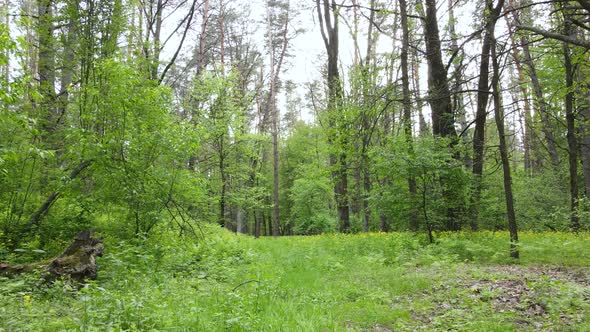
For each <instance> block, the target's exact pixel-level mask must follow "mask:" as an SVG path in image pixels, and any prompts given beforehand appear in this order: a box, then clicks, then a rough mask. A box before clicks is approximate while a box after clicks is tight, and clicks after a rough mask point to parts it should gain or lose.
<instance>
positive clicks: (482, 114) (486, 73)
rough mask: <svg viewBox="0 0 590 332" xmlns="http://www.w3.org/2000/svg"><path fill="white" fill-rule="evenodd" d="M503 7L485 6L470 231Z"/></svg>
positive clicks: (477, 197)
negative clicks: (493, 49)
mask: <svg viewBox="0 0 590 332" xmlns="http://www.w3.org/2000/svg"><path fill="white" fill-rule="evenodd" d="M502 6H504V0H499V1H498V4H497V5H496V6H494V1H493V0H487V1H486V6H485V12H486V13H488V14H487V15H486V20H487V22H486V26H485V35H484V39H483V45H482V48H481V60H480V65H479V81H478V84H477V91H478V92H477V111H476V114H475V131H474V132H473V180H474V184H473V191H472V195H471V213H470V223H469V224H470V226H471V229H472V230H474V231H475V230H477V228H478V218H479V202H480V198H481V182H482V179H481V177H482V173H483V157H484V146H485V127H486V118H487V107H488V99H489V92H490V87H489V77H490V49H491V47H492V39H493V35H494V30H495V28H496V22H497V21H498V17H499V15H500V11H501V10H502Z"/></svg>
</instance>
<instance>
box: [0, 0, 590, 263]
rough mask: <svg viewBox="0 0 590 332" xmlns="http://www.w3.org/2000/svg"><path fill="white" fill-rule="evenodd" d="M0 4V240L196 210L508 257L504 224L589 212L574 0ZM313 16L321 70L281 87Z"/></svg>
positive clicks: (585, 13)
mask: <svg viewBox="0 0 590 332" xmlns="http://www.w3.org/2000/svg"><path fill="white" fill-rule="evenodd" d="M301 6H305V8H304V9H305V10H301V9H302V8H300V7H301ZM0 12H1V16H2V23H0V69H1V73H2V75H1V77H0V246H1V247H3V248H6V250H5V251H4V253H7V252H10V251H12V250H13V249H15V248H20V247H22V246H25V245H28V246H31V247H40V248H52V246H54V245H56V243H59V240H61V239H68V238H70V237H71V236H72V235H73V234H75V233H76V232H77V231H79V230H80V229H84V228H94V229H98V230H100V231H103V232H107V233H112V234H117V236H121V237H135V236H147V235H149V234H150V233H153V232H156V231H157V230H158V229H161V228H172V229H174V230H177V231H178V232H179V233H180V234H192V233H197V232H199V225H200V224H202V223H205V222H209V223H218V224H220V225H222V226H224V227H226V228H228V229H230V230H232V231H236V232H241V233H248V234H252V235H255V236H262V235H291V234H317V233H323V232H336V231H340V232H360V231H365V232H366V231H392V230H412V231H419V232H427V233H428V234H429V235H430V238H431V240H432V232H433V231H444V230H448V231H457V230H468V229H471V230H477V229H508V230H510V233H511V239H512V243H513V248H512V254H513V256H517V255H518V251H517V250H516V247H515V243H516V241H517V240H518V237H517V225H518V228H521V229H522V228H524V229H532V230H548V229H550V230H568V229H573V230H579V229H588V228H589V227H590V219H589V218H590V216H589V210H588V209H589V206H588V197H590V133H588V132H587V128H588V121H589V118H590V106H589V103H590V99H589V95H590V86H589V85H588V79H589V76H588V73H590V68H589V67H588V64H589V63H590V62H588V54H587V52H588V49H590V42H589V41H588V31H589V30H590V29H588V28H589V27H588V18H589V17H590V16H589V15H590V4H588V2H587V1H553V2H542V3H533V2H530V1H527V0H521V1H516V0H508V1H504V0H498V1H493V0H485V1H483V0H482V1H476V2H470V1H438V2H437V1H435V0H424V1H415V0H407V1H406V0H400V1H394V2H383V1H377V0H367V1H361V0H351V1H348V2H344V3H339V2H338V3H337V2H336V1H333V0H323V1H320V0H316V1H309V3H307V2H306V3H304V4H302V3H299V2H291V3H290V2H289V1H288V0H269V1H265V2H264V3H260V4H253V5H252V6H251V7H249V6H246V5H245V4H244V3H243V2H241V1H227V0H225V1H224V0H211V1H209V0H187V1H163V0H150V1H134V0H85V1H73V0H22V1H19V2H15V1H13V2H10V1H4V2H3V3H2V8H1V9H0ZM471 16H474V17H475V19H474V20H470V21H469V23H466V22H465V20H459V19H458V17H462V18H465V17H471ZM537 22H546V23H544V24H543V25H538V24H537ZM305 29H307V30H308V31H307V32H304V30H305ZM314 29H315V30H314ZM317 30H319V31H317ZM310 31H311V32H314V31H317V33H316V32H314V33H316V34H317V35H320V37H321V39H318V40H320V42H322V41H323V46H322V47H323V51H325V52H323V53H324V54H323V58H322V61H324V64H323V65H321V66H319V67H318V68H317V71H318V79H317V80H316V81H313V82H308V83H307V84H297V83H294V82H293V81H291V80H289V79H288V77H289V70H290V69H291V68H292V65H293V63H294V62H295V61H296V59H297V55H298V54H297V52H298V51H297V50H296V49H295V48H294V46H293V43H294V41H295V40H296V39H297V38H298V37H299V36H301V35H302V34H303V33H307V34H309V33H310ZM343 45H348V46H346V47H349V46H350V45H352V46H350V49H347V50H346V52H350V53H352V54H353V56H352V59H351V61H350V63H346V62H344V61H343V60H342V53H343V52H344V51H342V48H343V47H344V46H343ZM310 118H312V120H310ZM506 219H507V220H508V222H506ZM56 240H58V241H56Z"/></svg>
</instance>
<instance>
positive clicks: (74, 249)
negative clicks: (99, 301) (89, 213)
mask: <svg viewBox="0 0 590 332" xmlns="http://www.w3.org/2000/svg"><path fill="white" fill-rule="evenodd" d="M103 250H104V245H103V243H102V239H98V238H94V237H93V232H91V231H88V230H86V231H81V232H80V233H78V235H77V236H76V238H75V239H74V242H72V244H70V246H69V247H68V248H67V249H66V250H65V251H64V252H63V253H62V254H61V255H60V256H59V257H57V258H56V259H54V260H53V261H52V262H51V263H50V264H49V265H48V266H47V272H46V274H45V280H47V281H48V282H53V281H54V280H56V279H60V278H64V277H65V278H69V279H71V280H75V281H78V282H84V281H85V280H94V279H96V272H97V269H96V257H97V256H99V257H100V256H102V252H103Z"/></svg>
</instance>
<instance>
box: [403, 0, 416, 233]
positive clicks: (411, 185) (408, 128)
mask: <svg viewBox="0 0 590 332" xmlns="http://www.w3.org/2000/svg"><path fill="white" fill-rule="evenodd" d="M399 6H400V15H401V25H402V50H401V69H402V90H403V91H402V95H403V121H404V124H403V126H404V135H405V137H406V144H407V145H408V155H409V156H410V158H412V157H413V155H414V148H413V144H414V140H413V138H412V113H411V112H412V110H411V104H410V103H411V100H410V79H409V69H408V49H409V47H410V29H409V26H408V13H407V7H408V6H407V3H406V0H400V1H399ZM408 190H409V192H410V202H411V204H412V207H411V209H412V211H411V213H410V228H411V229H412V230H413V231H417V230H418V209H417V204H416V179H415V177H414V175H413V174H411V173H410V174H409V176H408Z"/></svg>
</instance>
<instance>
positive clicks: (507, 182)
mask: <svg viewBox="0 0 590 332" xmlns="http://www.w3.org/2000/svg"><path fill="white" fill-rule="evenodd" d="M492 38H493V36H492ZM491 52H492V54H491V56H492V66H493V71H494V73H493V76H492V88H493V99H494V118H495V120H496V127H497V128H498V136H499V140H500V158H501V159H502V170H503V174H504V195H505V196H506V197H505V198H506V214H507V217H508V230H509V231H510V256H511V257H512V258H519V251H518V247H517V246H518V228H517V225H516V214H515V213H514V197H513V195H512V177H511V175H510V159H509V158H508V148H507V145H506V135H505V133H504V110H503V106H502V100H501V91H500V65H499V64H498V57H497V55H496V41H495V39H493V42H492V45H491Z"/></svg>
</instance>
